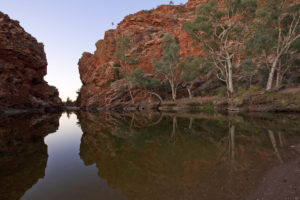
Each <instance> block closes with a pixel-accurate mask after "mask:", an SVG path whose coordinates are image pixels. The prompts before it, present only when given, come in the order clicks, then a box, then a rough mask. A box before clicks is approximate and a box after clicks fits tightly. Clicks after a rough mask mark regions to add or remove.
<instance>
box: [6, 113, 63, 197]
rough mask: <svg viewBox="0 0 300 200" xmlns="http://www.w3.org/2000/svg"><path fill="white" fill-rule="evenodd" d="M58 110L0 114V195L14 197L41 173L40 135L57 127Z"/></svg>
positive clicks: (43, 159)
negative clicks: (55, 112) (38, 112)
mask: <svg viewBox="0 0 300 200" xmlns="http://www.w3.org/2000/svg"><path fill="white" fill-rule="evenodd" d="M59 118H60V114H46V115H38V114H35V115H29V114H28V115H27V114H26V115H16V116H15V115H14V116H0V177H1V179H0V199H3V200H6V199H9V200H17V199H20V198H21V197H22V196H23V195H24V193H25V192H26V191H27V190H28V189H29V188H31V187H32V186H33V185H34V184H35V183H36V182H37V181H38V179H40V178H42V177H44V175H45V168H46V164H47V159H48V153H47V145H46V144H45V143H44V137H45V136H46V135H48V134H49V133H53V132H55V131H56V130H57V129H58V126H59Z"/></svg>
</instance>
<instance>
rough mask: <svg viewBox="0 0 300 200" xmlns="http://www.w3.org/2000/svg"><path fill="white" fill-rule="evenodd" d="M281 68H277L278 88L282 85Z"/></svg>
mask: <svg viewBox="0 0 300 200" xmlns="http://www.w3.org/2000/svg"><path fill="white" fill-rule="evenodd" d="M281 80H282V77H281V70H280V68H278V69H277V74H276V88H277V89H279V87H280V86H281Z"/></svg>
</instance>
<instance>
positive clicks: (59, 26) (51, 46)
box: [0, 0, 187, 100]
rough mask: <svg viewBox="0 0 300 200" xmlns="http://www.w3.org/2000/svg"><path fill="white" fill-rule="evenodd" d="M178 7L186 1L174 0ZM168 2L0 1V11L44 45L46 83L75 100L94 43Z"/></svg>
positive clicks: (97, 0) (88, 0) (102, 0)
mask: <svg viewBox="0 0 300 200" xmlns="http://www.w3.org/2000/svg"><path fill="white" fill-rule="evenodd" d="M173 2H174V3H175V4H180V3H186V2H187V0H173ZM168 3H169V0H48V1H46V0H0V11H2V12H4V13H5V14H8V15H9V16H10V18H12V19H14V20H18V21H19V22H20V24H21V26H22V27H23V28H24V29H25V30H26V32H28V33H30V34H31V35H32V36H33V37H35V38H36V39H37V40H38V41H39V42H42V43H44V45H45V51H46V54H47V60H48V74H47V76H46V77H45V80H46V81H48V83H49V84H50V85H54V86H55V87H57V88H58V90H59V94H60V97H61V98H62V99H63V100H65V99H66V98H67V97H70V98H71V99H73V100H75V99H76V96H77V94H76V91H77V90H78V89H79V88H80V87H81V81H80V78H79V72H78V65H77V63H78V60H79V58H80V57H81V55H82V53H83V52H85V51H87V52H94V51H95V43H96V42H97V41H98V40H99V39H103V36H104V33H105V31H106V30H108V29H112V28H115V27H116V25H115V26H114V27H113V26H112V25H111V23H112V22H114V23H115V24H118V23H119V22H120V21H122V19H123V18H124V17H125V16H126V15H128V14H133V13H135V12H137V11H140V10H142V9H151V8H156V7H157V6H158V5H160V4H168Z"/></svg>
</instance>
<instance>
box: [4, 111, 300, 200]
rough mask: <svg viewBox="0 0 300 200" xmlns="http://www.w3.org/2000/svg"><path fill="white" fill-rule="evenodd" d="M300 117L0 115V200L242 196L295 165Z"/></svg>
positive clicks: (226, 197) (299, 140)
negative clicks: (284, 167) (272, 174)
mask: <svg viewBox="0 0 300 200" xmlns="http://www.w3.org/2000/svg"><path fill="white" fill-rule="evenodd" d="M299 119H300V116H297V115H287V114H285V115H278V114H252V115H221V114H204V113H202V114H191V113H185V114H180V115H179V114H174V113H173V114H172V113H164V114H162V113H154V112H151V113H144V114H141V113H140V114H138V113H135V114H134V113H124V114H117V113H88V112H81V113H79V114H78V115H75V114H70V115H69V114H62V115H61V114H47V115H43V116H40V115H29V114H28V115H17V116H0V177H1V179H0V199H1V200H6V199H8V200H14V199H16V200H17V199H22V200H35V199H37V200H41V199H42V200H44V199H45V200H48V199H49V200H50V199H51V200H53V199H55V200H60V199H63V200H68V199H105V200H106V199H108V200H109V199H116V200H118V199H130V200H131V199H132V200H140V199H145V200H146V199H149V200H150V199H151V200H152V199H155V200H156V199H175V200H176V199H180V200H181V199H188V200H192V199H248V198H249V197H250V196H251V195H253V194H255V192H256V191H257V190H258V189H259V187H260V185H261V182H262V181H263V179H264V176H265V175H266V174H267V173H268V172H269V171H270V170H272V169H274V168H276V167H277V166H282V165H284V164H285V163H290V162H293V161H294V160H295V159H298V157H299V152H297V147H298V146H299V144H300V120H299Z"/></svg>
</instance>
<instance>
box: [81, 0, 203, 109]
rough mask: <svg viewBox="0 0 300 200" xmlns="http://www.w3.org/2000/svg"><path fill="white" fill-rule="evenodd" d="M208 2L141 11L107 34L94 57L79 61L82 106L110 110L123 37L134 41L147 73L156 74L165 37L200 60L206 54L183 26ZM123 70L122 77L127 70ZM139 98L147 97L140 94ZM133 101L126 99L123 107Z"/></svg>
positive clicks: (183, 53)
mask: <svg viewBox="0 0 300 200" xmlns="http://www.w3.org/2000/svg"><path fill="white" fill-rule="evenodd" d="M203 2H207V1H206V0H190V1H189V2H188V3H187V4H186V5H181V6H172V5H162V6H159V7H158V8H156V9H154V10H149V11H145V10H143V11H140V12H138V13H136V14H133V15H129V16H127V17H125V19H124V20H123V21H122V22H121V23H120V24H119V25H118V27H117V29H115V30H109V31H107V32H106V33H105V37H104V39H103V40H99V41H98V42H97V43H96V47H97V49H96V51H95V52H94V54H91V53H83V55H82V57H81V59H80V60H79V63H78V64H79V72H80V78H81V81H82V83H83V86H82V88H81V91H80V96H79V99H78V102H79V104H80V105H81V106H86V107H88V106H109V105H111V104H113V101H109V99H116V100H117V98H115V97H116V96H117V95H118V94H119V91H114V84H115V82H114V83H112V84H111V81H112V80H113V79H114V68H115V67H114V64H115V63H117V60H118V59H117V57H116V50H117V44H116V43H117V40H118V38H120V37H124V36H126V37H130V38H131V41H130V45H131V47H132V49H131V51H130V52H128V54H131V53H132V52H136V56H137V59H138V60H139V63H138V64H137V66H136V67H138V68H140V69H142V70H143V71H144V72H145V73H150V72H152V71H153V66H152V61H153V59H159V58H160V57H161V55H162V47H161V42H162V40H163V38H162V35H163V34H164V33H172V34H173V35H174V36H175V37H176V38H177V40H178V42H179V44H180V47H181V49H180V55H181V56H182V57H185V56H197V55H200V54H201V53H202V52H201V51H199V49H198V48H197V47H196V46H194V45H193V41H192V38H191V37H190V36H189V35H188V34H187V33H185V32H184V31H182V25H183V23H185V22H187V21H190V20H192V19H193V18H194V9H195V6H196V5H199V3H203ZM124 68H125V67H124V66H122V65H121V66H120V67H119V70H120V74H122V72H123V71H124V70H125V69H124ZM134 95H135V96H139V95H140V96H143V94H140V93H139V92H136V94H134ZM126 101H128V102H129V101H130V98H127V99H124V100H123V103H125V102H126Z"/></svg>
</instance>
